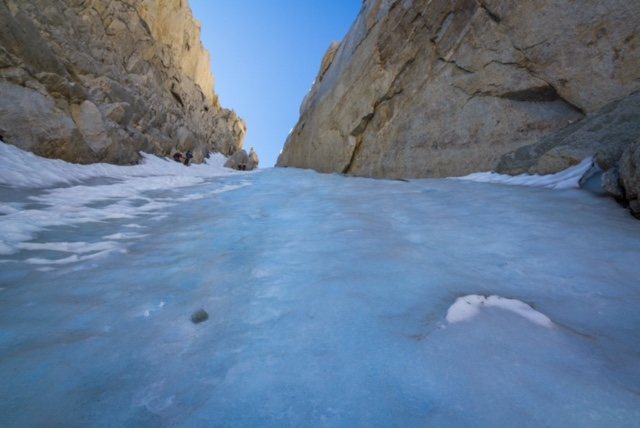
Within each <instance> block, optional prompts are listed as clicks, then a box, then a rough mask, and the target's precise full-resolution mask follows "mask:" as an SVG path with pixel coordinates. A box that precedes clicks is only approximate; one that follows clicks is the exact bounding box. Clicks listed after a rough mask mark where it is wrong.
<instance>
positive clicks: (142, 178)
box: [0, 142, 250, 264]
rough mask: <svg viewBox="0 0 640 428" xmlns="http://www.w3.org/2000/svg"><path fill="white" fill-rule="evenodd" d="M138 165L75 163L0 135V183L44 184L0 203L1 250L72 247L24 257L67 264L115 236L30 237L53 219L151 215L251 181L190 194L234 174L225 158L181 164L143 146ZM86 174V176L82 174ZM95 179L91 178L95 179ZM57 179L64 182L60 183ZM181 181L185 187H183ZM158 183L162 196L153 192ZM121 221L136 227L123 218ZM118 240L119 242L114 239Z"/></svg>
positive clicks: (103, 247) (108, 247)
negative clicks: (94, 239) (170, 194)
mask: <svg viewBox="0 0 640 428" xmlns="http://www.w3.org/2000/svg"><path fill="white" fill-rule="evenodd" d="M142 156H143V161H142V163H141V164H140V165H134V166H117V165H108V164H94V165H76V164H71V163H67V162H64V161H61V160H52V159H45V158H41V157H38V156H36V155H34V154H33V153H28V152H25V151H22V150H20V149H19V148H17V147H14V146H10V145H7V144H4V143H2V142H0V185H5V186H8V187H10V188H19V189H22V188H29V187H30V188H37V189H43V190H41V191H39V192H38V193H36V192H34V194H33V195H32V196H29V197H27V198H26V202H20V203H18V202H3V203H2V204H0V236H1V237H2V238H1V239H0V255H10V254H15V253H17V252H19V251H21V250H44V251H46V250H51V251H64V252H71V253H75V254H74V256H75V257H74V256H71V257H67V258H65V259H59V260H49V259H43V258H31V259H28V260H27V262H28V263H31V264H66V263H72V262H76V261H82V260H86V257H79V256H80V255H82V254H86V253H88V252H95V251H103V254H104V251H107V252H108V251H114V250H115V249H116V247H117V245H115V244H114V243H100V242H98V243H92V244H88V243H85V242H78V243H73V244H69V243H35V242H31V243H28V242H29V241H32V240H34V239H35V238H36V237H37V235H38V233H40V232H42V231H43V230H45V229H48V228H51V227H56V226H76V225H80V224H85V223H100V222H107V221H113V220H122V219H134V218H138V217H140V216H145V217H146V218H147V219H149V217H148V216H151V219H158V220H161V219H163V218H165V217H166V215H164V212H165V211H166V210H167V208H169V207H171V206H173V205H175V204H178V203H181V202H187V201H195V200H198V199H204V198H207V197H211V196H213V195H216V194H219V193H223V192H228V191H232V190H236V189H239V188H241V187H245V186H248V185H250V183H249V182H246V181H245V182H241V183H239V184H233V185H230V184H223V183H220V184H219V185H218V187H214V189H213V190H211V191H208V192H205V193H195V194H190V191H189V189H191V188H192V187H193V186H196V185H199V184H203V183H205V182H208V181H210V180H211V179H212V178H218V177H224V176H230V175H234V174H239V173H238V172H237V171H234V170H231V169H228V168H224V162H225V161H226V158H225V157H224V156H222V155H220V154H214V155H212V156H211V157H210V158H209V159H208V160H207V163H206V164H200V165H197V164H194V165H191V166H190V167H185V166H184V165H182V164H179V163H177V162H174V161H173V160H169V159H163V158H159V157H157V156H153V155H148V154H142ZM88 180H91V181H88ZM96 181H97V182H96ZM61 186H64V187H61ZM176 189H179V190H180V192H179V195H178V196H177V197H174V198H167V197H166V191H171V190H176ZM183 189H185V190H184V191H183ZM158 191H162V192H164V193H165V195H164V196H163V197H155V198H154V197H153V196H152V194H153V193H152V192H158ZM124 227H127V228H142V226H140V225H139V224H136V223H133V222H132V223H130V224H127V225H126V226H124ZM144 236H146V235H143V234H134V233H122V232H118V233H114V234H110V235H108V236H105V237H104V239H106V240H118V241H122V240H129V239H139V238H142V237H144ZM118 248H119V247H118Z"/></svg>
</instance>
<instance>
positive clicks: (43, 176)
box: [0, 141, 235, 188]
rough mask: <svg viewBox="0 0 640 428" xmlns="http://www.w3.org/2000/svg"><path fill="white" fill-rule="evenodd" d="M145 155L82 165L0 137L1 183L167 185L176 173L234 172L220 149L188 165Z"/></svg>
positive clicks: (209, 174) (34, 185) (192, 175)
mask: <svg viewBox="0 0 640 428" xmlns="http://www.w3.org/2000/svg"><path fill="white" fill-rule="evenodd" d="M142 158H143V159H142V163H140V164H139V165H130V166H121V165H111V164H104V163H100V164H92V165H79V164H73V163H68V162H65V161H63V160H59V159H46V158H42V157H39V156H36V155H34V154H33V153H29V152H25V151H23V150H21V149H19V148H17V147H15V146H11V145H9V144H5V143H3V142H1V141H0V165H1V168H0V185H6V186H11V187H18V188H25V187H30V188H46V187H52V186H54V185H60V184H72V183H77V182H80V181H83V180H89V179H92V178H117V179H126V178H132V177H166V178H167V179H166V180H165V181H166V183H167V185H168V186H171V180H170V178H171V177H175V176H180V177H190V178H200V179H202V178H207V177H219V176H225V175H232V174H234V173H235V171H233V170H231V169H229V168H225V167H224V163H225V161H226V158H225V157H224V156H223V155H221V154H220V153H214V154H212V155H211V157H210V158H209V159H208V160H207V163H205V164H193V165H191V166H189V167H185V166H184V165H182V164H180V163H178V162H175V161H173V160H170V159H166V158H160V157H158V156H155V155H150V154H147V153H142Z"/></svg>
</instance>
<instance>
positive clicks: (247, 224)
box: [0, 152, 640, 427]
mask: <svg viewBox="0 0 640 428" xmlns="http://www.w3.org/2000/svg"><path fill="white" fill-rule="evenodd" d="M12 153H13V152H12ZM16 153H17V152H16ZM14 154H15V153H14ZM16 156H18V154H16ZM24 159H25V158H18V159H17V160H16V159H14V161H18V162H23V163H25V164H21V165H20V168H23V169H24V171H25V172H24V177H25V183H26V182H28V180H33V183H36V184H37V183H40V184H37V185H35V186H32V187H29V186H23V187H20V188H16V187H11V186H6V185H5V186H0V196H1V199H0V200H1V203H2V205H1V206H2V207H3V209H2V210H0V237H1V239H2V242H3V243H4V244H3V245H5V246H6V247H7V251H4V253H3V254H2V255H0V379H1V380H2V381H1V382H0V426H2V427H33V426H65V427H67V426H69V427H75V426H96V427H101V426H104V427H113V426H132V427H139V426H143V427H144V426H149V427H161V426H189V427H209V426H248V427H255V426H261V427H262V426H273V427H281V426H385V427H386V426H399V427H408V426H451V427H470V426H473V427H496V426H518V427H540V426H549V427H609V426H611V427H613V426H615V427H634V426H635V427H637V426H638V425H639V422H638V421H640V358H639V355H640V328H639V327H640V311H639V310H638V307H640V283H639V280H638V278H640V263H638V261H639V260H640V223H639V222H638V221H637V220H634V219H633V218H631V217H630V216H629V215H628V214H627V212H626V211H625V210H624V209H622V208H620V207H618V206H617V205H616V204H615V203H614V202H612V201H611V200H609V199H606V198H599V197H597V196H594V195H592V194H590V193H587V192H583V191H580V190H577V189H565V190H551V189H547V188H535V187H517V186H505V185H500V184H491V183H476V182H470V181H462V180H416V181H411V182H408V183H405V182H399V181H382V180H377V181H376V180H367V179H359V178H345V177H342V176H338V175H320V174H316V173H313V172H309V171H300V170H295V169H277V170H265V171H262V172H259V173H253V174H247V173H228V172H225V171H224V170H221V169H217V168H213V167H211V169H210V171H209V172H210V174H209V175H207V174H206V173H204V172H202V174H200V175H199V176H192V175H188V174H195V173H194V172H192V171H193V170H191V169H190V168H186V167H183V166H180V165H177V164H176V166H178V167H180V168H181V169H179V170H177V171H176V170H173V169H171V170H170V171H167V175H162V174H161V173H160V172H158V173H155V174H149V175H144V174H143V173H142V172H140V173H138V172H136V171H140V170H142V169H144V168H148V166H145V165H141V166H136V167H129V168H130V169H126V170H121V169H117V168H122V167H114V168H116V170H115V171H113V172H109V173H105V174H103V175H99V174H98V175H91V176H79V175H76V172H75V171H76V167H75V166H71V165H66V166H65V165H62V166H61V167H60V169H59V170H58V173H59V174H60V176H59V177H58V178H57V179H58V180H59V181H57V183H59V184H56V185H52V184H49V185H43V183H42V182H39V181H38V180H40V178H39V177H38V172H37V171H35V170H31V171H29V170H28V168H29V163H32V165H31V167H32V169H33V167H34V164H35V166H37V167H38V168H36V169H38V170H40V169H42V170H46V168H44V167H41V165H40V164H39V162H40V160H34V159H35V158H33V159H31V158H29V159H30V160H29V161H25V160H24ZM149 159H150V162H156V160H157V158H149ZM157 161H158V162H164V161H163V160H157ZM0 162H1V164H0V171H5V172H4V174H5V175H6V176H8V177H11V173H9V172H6V171H9V170H10V169H11V168H12V166H11V164H7V163H6V162H4V161H3V160H2V159H0ZM169 166H170V167H171V168H173V164H171V163H169V164H167V167H169ZM96 168H101V167H96ZM105 168H106V167H105ZM203 168H206V167H203ZM182 171H184V174H185V175H184V176H181V175H180V174H181V172H182ZM54 175H55V174H54ZM29 177H31V178H29ZM191 180H193V181H191ZM10 182H11V180H9V183H10ZM112 186H115V187H112ZM9 250H10V251H9ZM473 295H475V296H476V297H474V298H472V299H471V301H472V302H474V303H477V304H478V305H481V304H480V303H478V302H480V301H482V300H483V299H484V301H485V304H482V308H481V310H478V311H477V313H475V315H474V316H472V317H470V318H467V319H465V320H463V321H460V322H453V323H450V322H448V321H447V314H448V312H449V310H450V308H451V307H452V305H455V304H456V301H457V299H459V298H464V297H465V296H466V297H467V298H469V296H473ZM483 296H501V297H502V298H503V299H499V298H497V297H483ZM489 301H490V302H491V304H486V302H489ZM201 308H202V309H204V310H206V311H207V313H208V314H209V319H208V320H207V321H206V322H203V323H201V324H198V325H195V324H193V323H192V322H191V320H190V317H191V314H193V313H194V312H195V311H197V310H198V309H201ZM535 314H539V315H540V317H546V318H547V319H548V320H550V321H549V322H550V323H552V324H551V326H549V325H540V323H535V322H532V319H531V318H528V317H527V316H526V315H531V316H532V315H535ZM533 318H534V319H543V318H536V317H533Z"/></svg>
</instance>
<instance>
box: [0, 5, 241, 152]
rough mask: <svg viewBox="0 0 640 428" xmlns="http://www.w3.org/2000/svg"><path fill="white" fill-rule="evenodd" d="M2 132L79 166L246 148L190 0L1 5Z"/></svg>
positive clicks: (23, 145)
mask: <svg viewBox="0 0 640 428" xmlns="http://www.w3.org/2000/svg"><path fill="white" fill-rule="evenodd" d="M0 27H2V31H0V94H2V96H1V97H0V134H1V135H2V136H3V139H4V141H5V142H7V143H10V144H14V145H16V146H18V147H21V148H23V149H26V150H30V151H33V152H35V153H36V154H39V155H42V156H47V157H54V158H61V159H65V160H67V161H71V162H79V163H91V162H111V163H118V164H128V163H135V162H136V161H137V160H138V159H139V153H138V152H139V151H146V152H150V153H155V154H158V155H161V156H168V155H169V154H170V153H171V151H172V150H179V151H182V152H186V151H187V150H191V151H192V152H193V155H194V159H193V160H194V162H200V161H202V160H203V159H204V158H205V156H206V155H207V154H208V153H209V152H211V151H217V152H221V153H223V154H225V155H231V154H233V153H234V152H236V151H237V150H239V149H240V148H241V147H242V144H243V141H244V135H245V125H244V122H243V121H242V120H241V119H240V118H238V116H237V115H236V114H235V113H234V112H233V111H230V110H227V109H224V108H222V107H221V106H220V104H219V102H218V99H217V97H216V95H215V93H214V91H213V86H214V79H213V75H212V74H211V71H210V65H209V63H210V61H209V55H208V53H207V51H206V50H205V49H204V48H203V47H202V45H201V42H200V28H199V25H198V23H197V22H196V21H195V20H194V19H193V17H192V15H191V10H190V8H189V6H188V3H187V0H141V1H131V0H113V1H103V0H32V1H19V0H0Z"/></svg>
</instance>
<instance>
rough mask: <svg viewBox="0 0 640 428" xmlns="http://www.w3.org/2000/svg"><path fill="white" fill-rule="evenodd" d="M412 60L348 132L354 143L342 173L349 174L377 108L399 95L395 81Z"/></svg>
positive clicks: (400, 76)
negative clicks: (367, 112)
mask: <svg viewBox="0 0 640 428" xmlns="http://www.w3.org/2000/svg"><path fill="white" fill-rule="evenodd" d="M414 62H415V58H411V59H409V60H408V61H407V62H405V63H404V64H403V66H402V67H401V68H400V71H399V72H398V74H397V75H396V77H395V78H394V80H393V82H391V84H390V85H389V89H388V91H387V92H386V93H385V94H384V95H383V96H382V97H380V98H378V99H377V100H376V101H375V102H374V104H373V108H372V109H371V113H369V114H367V115H365V116H364V117H363V118H362V119H360V122H359V123H358V125H357V126H356V127H355V128H354V129H353V130H352V131H351V132H350V133H349V138H355V145H354V147H353V151H352V152H351V158H350V160H349V163H347V165H346V166H345V167H344V168H343V170H342V173H343V174H349V173H350V172H351V170H352V169H353V165H354V163H355V160H356V159H357V157H358V154H359V153H360V151H361V150H362V146H363V138H364V133H365V131H366V130H367V127H368V126H369V123H371V121H372V120H373V118H374V117H375V115H376V113H377V111H378V108H379V107H380V106H381V105H382V104H384V103H387V102H389V101H391V100H392V99H393V98H394V97H396V96H397V95H400V94H401V93H402V92H403V89H402V88H397V86H398V85H397V82H398V81H400V80H401V78H402V76H403V75H404V74H405V73H406V72H407V70H408V69H409V67H411V65H412V64H413V63H414Z"/></svg>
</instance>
